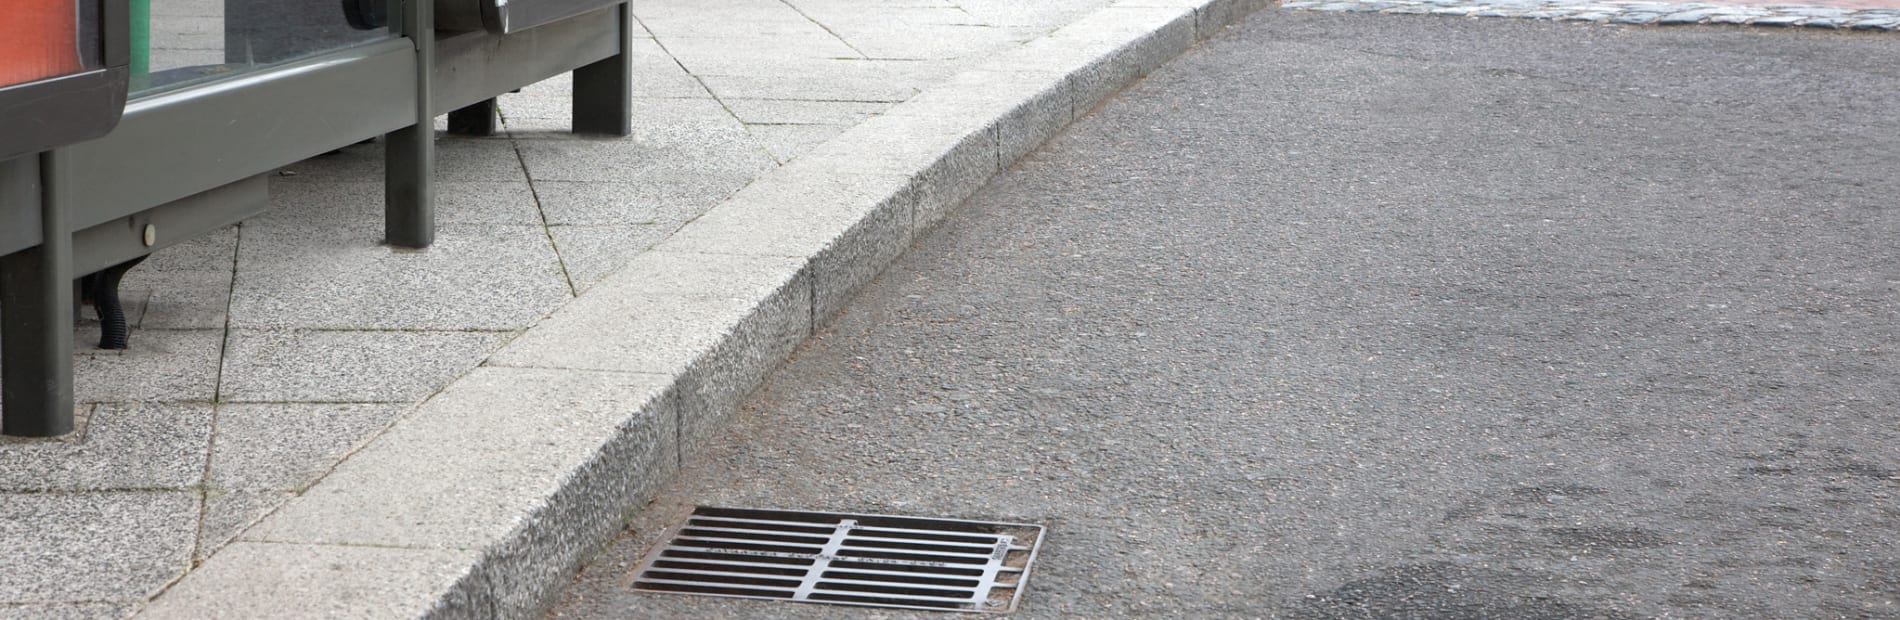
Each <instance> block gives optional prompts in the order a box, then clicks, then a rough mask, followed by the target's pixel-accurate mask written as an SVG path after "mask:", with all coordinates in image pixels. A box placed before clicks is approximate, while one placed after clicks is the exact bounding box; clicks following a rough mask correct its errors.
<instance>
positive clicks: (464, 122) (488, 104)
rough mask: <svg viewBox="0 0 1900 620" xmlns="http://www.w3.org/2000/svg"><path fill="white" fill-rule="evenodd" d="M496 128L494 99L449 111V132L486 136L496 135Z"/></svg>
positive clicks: (461, 134)
mask: <svg viewBox="0 0 1900 620" xmlns="http://www.w3.org/2000/svg"><path fill="white" fill-rule="evenodd" d="M496 129H498V127H497V125H496V122H495V100H494V99H489V100H486V101H478V102H475V105H471V106H468V107H466V108H461V109H458V110H454V111H451V112H449V133H452V134H455V135H459V136H483V137H486V136H492V135H495V130H496Z"/></svg>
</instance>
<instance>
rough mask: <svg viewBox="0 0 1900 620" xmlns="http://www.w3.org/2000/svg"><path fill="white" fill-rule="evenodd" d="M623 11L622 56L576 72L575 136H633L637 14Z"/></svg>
mask: <svg viewBox="0 0 1900 620" xmlns="http://www.w3.org/2000/svg"><path fill="white" fill-rule="evenodd" d="M614 10H616V11H619V12H620V53H619V54H616V55H614V56H611V57H608V58H606V59H602V60H599V61H596V62H594V63H592V64H589V65H587V66H584V67H581V68H579V69H575V70H574V133H598V134H607V135H611V136H624V135H627V134H630V133H633V11H632V10H631V9H630V8H629V7H628V6H627V4H626V3H621V4H620V5H619V6H618V7H615V9H614Z"/></svg>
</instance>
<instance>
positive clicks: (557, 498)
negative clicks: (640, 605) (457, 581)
mask: <svg viewBox="0 0 1900 620" xmlns="http://www.w3.org/2000/svg"><path fill="white" fill-rule="evenodd" d="M667 383H668V382H667V378H666V377H664V376H655V375H642V374H629V373H604V372H577V371H570V370H559V371H557V370H541V369H516V368H483V369H480V370H477V371H475V372H473V373H470V374H469V375H467V376H465V377H463V378H462V380H460V381H457V382H456V384H455V385H454V386H453V387H451V388H450V389H449V390H447V391H445V392H444V393H442V394H441V395H439V396H437V397H436V398H434V399H432V400H430V401H429V402H428V403H426V404H424V405H423V406H422V407H421V408H420V409H418V410H417V411H416V412H415V414H413V415H411V416H409V417H407V418H405V419H404V420H403V421H402V422H401V423H399V424H398V425H397V426H396V427H395V428H393V429H391V430H390V431H389V433H388V434H386V435H384V436H383V437H381V438H380V439H379V440H378V441H377V442H375V443H374V444H372V445H370V446H369V447H367V448H365V449H364V450H363V451H362V452H360V453H358V454H357V455H356V456H354V457H353V458H351V459H350V460H348V461H345V462H343V463H342V464H341V465H339V466H338V467H337V470H336V471H335V472H334V473H333V474H331V475H330V476H329V477H327V478H325V479H324V481H323V482H321V483H319V484H318V485H316V486H314V487H311V489H310V490H309V491H307V492H305V493H304V494H303V495H302V496H300V497H298V498H297V499H296V500H294V501H292V502H291V503H289V504H288V505H286V506H285V507H284V508H283V509H281V510H279V511H277V512H276V513H275V514H273V515H271V516H270V517H268V518H266V519H265V520H264V521H263V522H262V523H260V524H258V526H257V527H255V528H252V529H251V530H250V531H248V532H246V533H245V534H244V535H243V539H244V540H246V541H258V542H279V543H283V542H289V543H320V544H337V545H355V546H376V547H404V548H428V549H444V550H451V549H482V550H485V553H484V554H483V556H484V557H483V558H482V560H481V562H482V563H483V564H484V565H487V566H486V567H484V568H481V569H478V574H480V575H481V577H480V578H479V580H478V581H477V582H475V583H471V584H468V585H467V587H473V588H479V589H481V590H483V591H484V592H486V593H488V594H489V595H491V596H493V597H494V599H495V603H496V604H498V605H499V606H500V607H499V608H497V609H493V610H490V611H489V614H492V615H494V616H500V617H517V616H520V615H522V614H523V613H529V612H532V611H534V610H535V609H536V608H537V607H538V605H539V604H540V601H541V600H542V598H543V597H544V596H546V595H547V594H548V593H549V592H548V590H549V589H550V588H553V587H555V586H556V584H558V583H559V582H560V580H561V577H562V576H564V575H565V574H567V573H569V572H571V571H572V570H574V568H575V567H577V566H578V565H579V563H580V562H581V561H582V560H583V559H584V554H586V553H589V552H591V551H593V550H594V545H595V544H596V543H595V542H593V541H596V540H599V539H600V538H601V537H602V536H605V535H607V534H608V533H609V532H611V531H612V530H613V529H614V528H615V527H616V526H615V524H616V523H617V522H618V521H620V520H621V519H622V518H624V516H625V515H626V513H628V512H629V511H630V510H632V509H633V508H634V507H636V506H639V505H641V504H643V503H644V502H645V498H646V496H647V494H648V493H649V492H650V491H651V489H652V487H653V486H654V485H655V483H656V482H657V481H658V480H660V479H663V478H664V477H665V476H667V475H669V474H670V473H671V472H672V471H673V470H674V468H676V467H677V466H678V455H677V454H676V453H675V452H674V449H673V443H672V442H671V441H670V439H671V438H673V437H674V436H675V434H676V432H677V431H676V429H675V426H674V425H675V423H676V420H675V417H674V416H675V412H674V410H673V405H674V400H673V398H672V396H671V395H670V394H669V393H668V391H667ZM394 471H403V472H407V474H406V475H405V476H403V477H400V478H394V477H391V476H389V473H390V472H394Z"/></svg>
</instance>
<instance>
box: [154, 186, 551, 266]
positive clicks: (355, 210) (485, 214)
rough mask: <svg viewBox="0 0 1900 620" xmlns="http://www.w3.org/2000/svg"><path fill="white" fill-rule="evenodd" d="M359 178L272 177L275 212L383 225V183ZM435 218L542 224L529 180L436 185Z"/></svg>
mask: <svg viewBox="0 0 1900 620" xmlns="http://www.w3.org/2000/svg"><path fill="white" fill-rule="evenodd" d="M356 178H357V179H358V180H354V181H347V182H343V181H339V182H334V183H309V182H303V181H294V180H292V179H294V177H273V178H272V183H271V188H270V194H271V214H270V216H271V217H273V218H277V219H280V220H281V221H283V222H284V224H285V225H297V226H305V227H309V228H311V229H320V228H324V227H352V228H371V227H379V226H381V225H382V218H383V184H382V182H381V181H375V180H364V179H362V178H361V177H356ZM253 221H256V220H253ZM436 222H437V223H438V224H495V225H504V226H509V225H513V226H531V225H536V224H539V223H541V222H540V216H539V214H538V213H536V211H535V208H534V192H533V190H532V189H530V188H529V187H528V183H527V181H526V180H525V179H524V180H519V181H443V182H440V183H437V184H436ZM169 251H170V250H169V249H168V250H165V251H163V252H160V253H159V255H163V254H165V253H167V252H169ZM229 259H230V257H229V256H228V255H227V256H226V264H225V265H224V268H225V269H227V270H228V269H230V264H229ZM142 267H143V266H141V268H142Z"/></svg>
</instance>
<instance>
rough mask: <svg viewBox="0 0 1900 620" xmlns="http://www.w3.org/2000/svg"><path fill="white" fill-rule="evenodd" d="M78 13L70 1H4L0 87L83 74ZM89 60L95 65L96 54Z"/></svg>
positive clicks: (1, 21)
mask: <svg viewBox="0 0 1900 620" xmlns="http://www.w3.org/2000/svg"><path fill="white" fill-rule="evenodd" d="M95 8H96V7H95ZM79 13H80V9H79V7H78V6H76V3H75V2H74V0H6V10H5V14H4V15H0V86H11V85H14V84H24V83H27V82H33V81H38V80H43V79H46V78H50V77H57V76H61V75H68V74H73V73H79V72H81V71H84V70H85V69H86V68H87V67H86V61H87V60H88V58H87V57H86V54H84V53H82V52H81V49H82V47H81V39H80V36H79V32H80V25H81V22H82V20H81V19H80V17H79ZM93 45H94V47H96V46H97V37H96V36H95V37H94V39H93ZM92 56H93V58H92V60H93V61H94V62H96V61H97V51H96V50H95V52H94V54H93V55H92Z"/></svg>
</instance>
